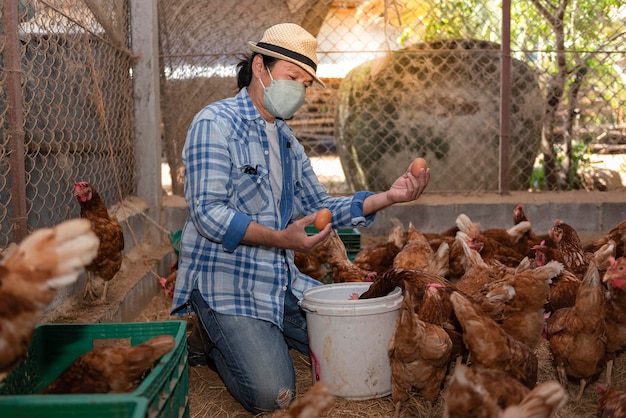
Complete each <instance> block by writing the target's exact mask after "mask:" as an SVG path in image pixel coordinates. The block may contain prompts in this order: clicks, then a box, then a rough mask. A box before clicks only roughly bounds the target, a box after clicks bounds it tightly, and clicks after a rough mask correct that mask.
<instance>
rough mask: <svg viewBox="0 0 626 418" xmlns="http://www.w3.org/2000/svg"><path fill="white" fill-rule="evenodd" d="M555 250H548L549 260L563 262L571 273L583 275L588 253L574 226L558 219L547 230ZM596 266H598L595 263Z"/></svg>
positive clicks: (588, 256)
mask: <svg viewBox="0 0 626 418" xmlns="http://www.w3.org/2000/svg"><path fill="white" fill-rule="evenodd" d="M548 235H549V236H550V239H551V240H552V242H554V245H555V248H556V250H557V251H554V252H552V253H550V252H549V254H550V255H549V257H548V259H549V260H557V261H560V262H561V263H563V265H564V266H565V268H566V269H568V270H570V271H571V272H572V273H574V274H576V275H579V276H581V277H582V276H584V275H585V273H586V272H587V266H588V265H589V258H590V256H591V254H590V253H587V252H586V251H585V250H584V248H583V245H582V243H581V241H580V236H579V235H578V232H577V231H576V229H574V227H572V226H571V225H568V224H566V223H564V222H562V221H560V220H558V219H557V220H556V221H555V222H554V225H552V227H551V228H550V231H549V232H548ZM596 267H598V266H597V265H596Z"/></svg>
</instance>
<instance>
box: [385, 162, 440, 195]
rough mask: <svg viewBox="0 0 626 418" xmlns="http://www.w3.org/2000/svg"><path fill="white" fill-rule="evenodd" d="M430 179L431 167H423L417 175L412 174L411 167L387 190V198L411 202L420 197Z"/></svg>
mask: <svg viewBox="0 0 626 418" xmlns="http://www.w3.org/2000/svg"><path fill="white" fill-rule="evenodd" d="M429 180H430V168H426V169H424V168H422V169H420V171H419V174H418V176H417V177H413V175H412V174H411V167H410V166H409V168H407V170H406V172H405V173H404V174H403V175H401V176H400V177H398V178H397V179H396V181H394V182H393V184H392V185H391V187H390V188H389V190H388V191H387V198H388V199H389V200H391V201H392V202H393V203H402V202H411V201H413V200H415V199H417V198H418V197H420V196H421V194H422V193H423V192H424V190H425V189H426V186H428V182H429Z"/></svg>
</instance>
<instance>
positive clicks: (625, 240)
mask: <svg viewBox="0 0 626 418" xmlns="http://www.w3.org/2000/svg"><path fill="white" fill-rule="evenodd" d="M609 241H614V242H615V244H616V246H615V257H616V258H618V257H624V256H626V220H623V221H622V222H620V223H619V224H618V225H617V226H616V227H615V228H613V229H611V230H610V231H609V233H608V234H606V235H604V236H602V237H600V238H599V239H597V240H595V241H593V242H591V243H589V244H587V245H585V247H584V249H585V251H587V252H591V253H595V252H596V251H597V250H598V249H599V248H601V247H602V246H603V245H605V244H606V243H607V242H609Z"/></svg>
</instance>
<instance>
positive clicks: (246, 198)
mask: <svg viewBox="0 0 626 418" xmlns="http://www.w3.org/2000/svg"><path fill="white" fill-rule="evenodd" d="M233 182H234V187H235V191H236V192H235V202H234V204H235V206H236V208H237V210H239V211H241V212H243V213H246V214H249V215H255V214H258V213H260V212H261V211H263V210H264V209H266V208H267V206H268V205H269V203H270V199H269V197H270V185H269V182H270V180H269V170H268V169H267V167H265V166H261V165H251V164H243V165H240V166H238V167H237V168H236V170H235V178H234V181H233Z"/></svg>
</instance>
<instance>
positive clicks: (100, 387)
mask: <svg viewBox="0 0 626 418" xmlns="http://www.w3.org/2000/svg"><path fill="white" fill-rule="evenodd" d="M175 345H176V341H175V339H174V337H173V336H171V335H160V336H158V337H153V338H151V339H149V340H147V341H145V342H143V343H141V344H138V345H135V346H131V347H102V348H95V349H93V350H91V351H89V352H87V353H85V354H83V355H81V356H79V357H78V358H76V359H75V360H74V361H73V362H72V363H71V364H70V365H69V366H68V367H67V368H66V369H65V370H64V371H63V372H62V373H61V374H60V375H59V376H58V377H57V378H56V379H55V380H53V381H52V382H50V383H49V384H48V385H47V386H46V387H45V388H44V389H43V390H42V391H41V393H42V394H75V393H126V392H132V391H134V390H135V389H137V387H138V386H139V384H140V383H141V381H142V380H143V379H144V377H145V376H146V375H147V374H148V372H150V370H151V369H152V367H153V366H154V364H155V363H156V361H157V360H159V359H160V358H161V357H162V356H164V355H165V354H167V353H168V352H169V351H171V350H172V349H173V348H174V347H175Z"/></svg>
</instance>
